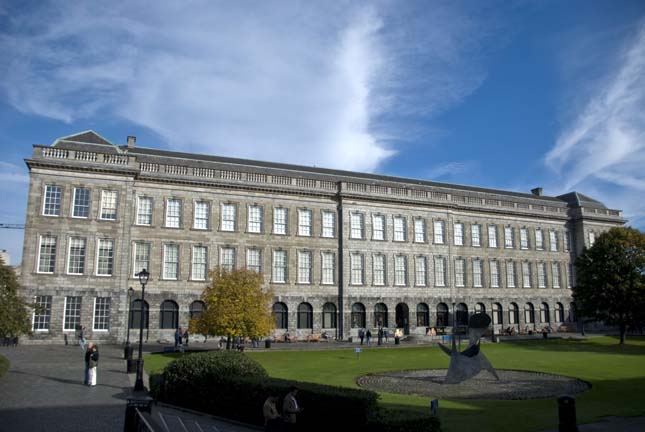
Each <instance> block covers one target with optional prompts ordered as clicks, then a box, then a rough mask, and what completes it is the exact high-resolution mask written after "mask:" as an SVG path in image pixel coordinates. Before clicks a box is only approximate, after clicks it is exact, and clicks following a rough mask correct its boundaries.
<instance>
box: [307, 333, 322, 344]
mask: <svg viewBox="0 0 645 432" xmlns="http://www.w3.org/2000/svg"><path fill="white" fill-rule="evenodd" d="M307 342H320V333H312V334H310V335H309V336H307Z"/></svg>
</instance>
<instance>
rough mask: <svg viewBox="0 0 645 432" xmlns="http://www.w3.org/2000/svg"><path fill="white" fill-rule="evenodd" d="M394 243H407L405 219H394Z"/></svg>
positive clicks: (398, 217) (397, 217)
mask: <svg viewBox="0 0 645 432" xmlns="http://www.w3.org/2000/svg"><path fill="white" fill-rule="evenodd" d="M394 241H405V218H403V217H401V216H395V217H394Z"/></svg>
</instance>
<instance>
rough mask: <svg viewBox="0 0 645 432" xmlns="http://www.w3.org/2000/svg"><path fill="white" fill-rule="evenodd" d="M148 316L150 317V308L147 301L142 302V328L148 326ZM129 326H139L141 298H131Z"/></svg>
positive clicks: (137, 327) (135, 327)
mask: <svg viewBox="0 0 645 432" xmlns="http://www.w3.org/2000/svg"><path fill="white" fill-rule="evenodd" d="M148 318H150V308H149V307H148V302H147V301H144V302H143V328H144V329H147V328H148ZM130 328H131V329H139V328H141V300H133V301H132V305H130Z"/></svg>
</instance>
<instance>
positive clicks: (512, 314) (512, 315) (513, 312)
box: [508, 303, 520, 324]
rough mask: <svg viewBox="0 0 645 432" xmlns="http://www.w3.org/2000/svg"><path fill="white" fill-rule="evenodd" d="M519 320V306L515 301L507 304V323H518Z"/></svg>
mask: <svg viewBox="0 0 645 432" xmlns="http://www.w3.org/2000/svg"><path fill="white" fill-rule="evenodd" d="M519 322H520V307H519V306H518V305H517V303H511V304H510V305H509V306H508V323H509V324H519Z"/></svg>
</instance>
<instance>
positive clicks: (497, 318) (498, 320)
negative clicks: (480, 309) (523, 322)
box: [493, 303, 504, 325]
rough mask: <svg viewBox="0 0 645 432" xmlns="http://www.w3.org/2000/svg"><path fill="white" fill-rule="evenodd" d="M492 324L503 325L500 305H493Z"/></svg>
mask: <svg viewBox="0 0 645 432" xmlns="http://www.w3.org/2000/svg"><path fill="white" fill-rule="evenodd" d="M493 324H499V325H502V324H504V315H503V314H502V305H501V304H499V303H493Z"/></svg>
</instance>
